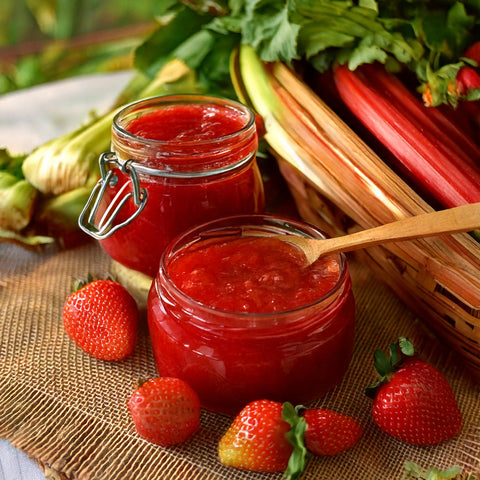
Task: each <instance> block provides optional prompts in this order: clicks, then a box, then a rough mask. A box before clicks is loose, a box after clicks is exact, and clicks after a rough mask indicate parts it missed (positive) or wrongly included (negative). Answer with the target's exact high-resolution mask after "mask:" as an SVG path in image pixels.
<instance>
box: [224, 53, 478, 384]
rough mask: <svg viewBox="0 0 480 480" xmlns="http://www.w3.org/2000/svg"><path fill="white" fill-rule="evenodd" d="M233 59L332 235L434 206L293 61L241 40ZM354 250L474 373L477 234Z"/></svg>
mask: <svg viewBox="0 0 480 480" xmlns="http://www.w3.org/2000/svg"><path fill="white" fill-rule="evenodd" d="M232 64H233V65H234V67H235V68H234V69H233V71H234V73H235V75H234V79H235V82H234V83H235V86H236V91H237V94H238V96H239V98H241V99H242V100H243V101H244V102H245V103H247V104H249V105H251V106H252V108H253V109H254V110H256V111H257V112H258V113H259V114H260V115H261V116H262V117H263V119H264V121H265V127H266V134H265V140H266V142H267V144H268V146H269V148H270V151H271V153H272V154H273V156H274V157H275V158H276V159H277V162H278V165H279V169H280V172H281V174H282V176H283V177H284V179H285V180H286V182H287V184H288V186H289V188H290V190H291V193H292V195H293V198H294V200H295V202H296V205H297V209H298V212H299V214H300V216H301V217H302V218H303V219H304V220H306V221H308V222H311V223H313V224H315V225H317V226H319V227H320V228H322V229H323V230H324V231H325V232H326V233H327V234H329V235H330V236H335V235H340V234H344V233H347V232H350V231H352V230H358V229H367V228H372V227H376V226H378V225H382V224H385V223H389V222H392V221H395V220H399V219H401V218H405V217H409V216H413V215H420V214H423V213H428V212H432V211H434V208H433V207H432V206H431V205H430V204H428V203H427V201H425V199H424V198H422V197H421V196H420V195H419V194H418V193H417V192H416V191H415V190H414V189H413V188H412V187H411V186H410V185H409V184H407V183H406V182H405V181H404V180H403V179H402V178H401V177H400V176H399V175H397V174H396V173H395V172H394V171H393V170H392V169H391V168H390V167H389V166H388V165H387V163H386V162H385V161H384V159H383V158H381V157H380V156H379V155H378V154H377V153H376V152H375V151H374V150H373V149H372V148H371V147H370V146H369V145H367V143H366V142H365V141H364V140H363V139H362V138H360V136H359V135H358V134H357V133H356V132H355V131H353V130H352V128H350V126H349V125H348V124H347V123H346V122H345V121H344V120H343V119H342V118H340V116H339V115H337V113H336V112H335V111H334V110H333V109H332V108H331V107H330V106H329V105H327V103H326V102H325V101H324V100H322V99H321V98H320V97H319V96H318V95H317V94H316V93H315V92H313V91H312V89H311V88H310V87H309V86H308V85H307V84H306V83H305V82H304V81H303V79H302V78H300V77H299V76H298V75H297V74H296V73H295V72H294V71H293V70H291V69H290V68H288V67H287V66H286V65H284V64H282V63H269V64H266V63H262V62H261V61H260V60H259V59H258V57H257V56H256V55H255V54H254V53H253V51H252V49H248V48H246V49H241V50H240V52H239V53H238V55H237V56H236V58H234V60H233V62H232ZM330 91H331V90H329V89H328V88H327V89H326V90H325V91H323V90H322V93H323V94H324V95H325V98H329V97H328V95H329V92H330ZM320 95H321V94H320ZM360 255H361V256H362V258H363V262H364V263H365V264H366V265H368V266H370V267H371V269H372V271H373V272H375V273H376V274H377V275H378V276H379V277H381V279H383V280H384V281H385V282H386V283H387V284H388V285H389V286H390V287H391V288H392V289H393V290H394V291H395V292H396V293H397V295H398V296H399V297H401V298H402V299H403V300H404V301H405V303H406V304H407V305H409V306H410V307H411V308H412V309H413V310H414V311H415V312H416V314H417V315H418V316H419V317H420V318H421V319H423V320H424V321H425V322H426V324H427V325H428V326H429V327H430V328H431V329H432V330H433V331H434V332H435V333H436V334H437V335H438V336H439V337H441V338H442V339H444V340H445V343H446V344H447V345H448V346H449V347H450V348H452V349H453V350H455V351H456V352H458V353H459V354H460V355H461V357H462V358H463V359H464V360H465V363H466V365H467V366H468V368H469V369H470V370H471V371H472V372H473V373H474V375H475V376H476V377H477V378H478V379H480V243H479V242H477V241H476V240H475V239H473V238H472V237H471V236H470V235H469V234H467V233H464V234H456V235H444V236H441V237H435V238H427V239H418V240H411V241H403V242H396V243H388V244H386V245H385V246H378V247H371V248H368V249H365V250H364V251H363V252H362V253H361V254H360Z"/></svg>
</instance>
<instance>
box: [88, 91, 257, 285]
mask: <svg viewBox="0 0 480 480" xmlns="http://www.w3.org/2000/svg"><path fill="white" fill-rule="evenodd" d="M111 144H112V151H111V152H106V153H104V154H103V155H102V156H101V158H100V170H101V176H102V178H101V179H100V181H99V182H98V184H97V186H96V187H95V189H94V191H93V192H92V196H91V197H90V200H89V201H88V203H87V205H86V207H85V209H84V211H83V212H82V215H81V217H80V219H79V223H80V226H81V227H82V229H83V230H85V231H86V232H87V233H89V234H90V235H91V236H93V237H95V238H97V239H98V240H99V242H100V244H101V246H102V247H103V249H104V250H105V251H106V252H107V253H108V254H109V256H110V257H111V258H113V259H114V260H116V261H118V262H119V263H121V264H123V265H125V266H126V267H129V268H132V269H134V270H138V271H141V272H143V273H145V274H147V275H149V276H151V277H153V276H155V274H156V273H157V271H158V264H159V260H160V256H161V254H162V252H163V250H164V249H165V247H166V245H167V243H168V242H169V241H170V240H171V239H172V238H173V237H174V236H175V235H177V234H179V233H180V232H182V231H184V230H186V229H187V228H189V227H191V226H193V225H196V224H199V223H202V222H205V221H208V220H211V219H214V218H219V217H222V216H225V215H235V214H244V213H259V212H262V211H263V209H264V192H263V184H262V180H261V176H260V172H259V169H258V166H257V162H256V157H255V154H256V150H257V146H258V139H257V133H256V128H255V116H254V114H253V113H252V112H251V111H250V110H249V109H248V108H247V107H245V106H244V105H242V104H240V103H237V102H235V101H232V100H227V99H222V98H215V97H206V96H201V95H175V96H163V97H155V98H150V99H146V100H142V101H140V102H136V103H133V104H131V105H129V106H127V107H125V108H124V109H123V110H121V111H120V112H119V113H118V114H117V115H116V117H115V118H114V121H113V127H112V142H111Z"/></svg>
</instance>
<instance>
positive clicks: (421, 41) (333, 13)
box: [135, 0, 480, 104]
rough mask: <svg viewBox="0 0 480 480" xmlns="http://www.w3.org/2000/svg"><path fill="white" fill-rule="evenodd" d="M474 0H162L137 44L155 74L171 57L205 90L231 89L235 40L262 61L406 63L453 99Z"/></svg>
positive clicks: (435, 91) (479, 17)
mask: <svg viewBox="0 0 480 480" xmlns="http://www.w3.org/2000/svg"><path fill="white" fill-rule="evenodd" d="M479 21H480V0H465V1H452V0H443V1H438V0H437V1H432V0H377V1H375V0H358V1H353V0H286V1H281V0H245V1H244V0H226V1H224V2H215V1H212V0H200V1H195V2H194V1H185V2H184V3H183V2H168V6H167V8H165V11H164V15H162V16H161V17H160V21H159V28H158V29H157V30H155V31H154V32H153V34H152V35H151V36H150V37H149V38H147V39H146V40H145V42H144V43H143V44H142V45H141V46H140V47H139V48H138V49H137V50H136V55H135V66H136V67H137V68H138V69H139V70H142V71H144V72H146V73H147V74H149V75H153V74H154V73H155V72H156V71H157V70H158V69H159V68H161V66H163V65H164V64H165V63H166V62H167V61H168V60H170V59H171V58H172V57H177V58H180V59H181V60H183V61H185V62H186V64H187V65H188V66H189V67H191V68H192V69H194V70H195V71H196V72H197V73H198V77H199V81H200V83H201V85H202V86H203V89H204V90H205V91H208V92H212V93H213V92H214V93H216V94H231V84H230V79H229V73H228V70H229V69H228V65H229V57H230V54H231V52H232V50H233V49H234V48H235V47H236V46H238V45H239V44H240V43H243V44H248V45H251V46H252V47H254V49H255V50H256V52H257V54H258V55H259V57H260V58H261V59H262V60H263V61H266V62H270V61H282V62H285V63H287V64H289V65H291V64H292V63H293V62H295V61H298V60H306V61H308V62H309V63H310V64H312V65H313V66H314V67H315V68H316V69H317V70H319V71H325V70H327V69H329V68H330V67H331V66H332V65H333V64H334V63H335V62H338V63H340V64H347V65H348V66H349V68H351V69H355V68H356V67H357V66H358V65H360V64H362V63H372V62H375V61H378V62H381V63H383V64H385V65H386V66H387V68H389V69H391V70H399V69H400V68H402V67H407V68H409V69H410V70H412V71H413V72H414V73H415V74H416V77H417V79H418V83H419V90H421V91H425V90H426V89H428V90H429V92H430V94H431V96H432V99H433V104H441V103H454V102H455V99H452V98H450V96H449V84H450V83H451V82H453V81H454V80H455V77H456V74H457V72H458V71H459V69H460V68H461V67H463V66H465V65H467V62H468V61H466V60H465V59H462V57H461V55H462V52H463V51H464V50H465V49H466V48H467V47H468V46H469V45H471V44H472V43H474V42H475V41H478V40H480V29H479Z"/></svg>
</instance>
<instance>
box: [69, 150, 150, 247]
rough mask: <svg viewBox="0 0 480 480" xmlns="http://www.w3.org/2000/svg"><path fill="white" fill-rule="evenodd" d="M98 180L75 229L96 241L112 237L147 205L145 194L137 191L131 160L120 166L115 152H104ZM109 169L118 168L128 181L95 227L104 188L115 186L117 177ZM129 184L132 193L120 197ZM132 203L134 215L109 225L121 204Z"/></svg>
mask: <svg viewBox="0 0 480 480" xmlns="http://www.w3.org/2000/svg"><path fill="white" fill-rule="evenodd" d="M99 164H100V174H101V178H100V180H98V182H97V183H96V184H95V186H94V187H93V190H92V193H91V194H90V197H89V198H88V200H87V203H86V204H85V206H84V207H83V210H82V212H81V213H80V216H79V217H78V225H79V227H80V228H81V229H82V230H83V231H84V232H85V233H87V234H88V235H90V236H91V237H93V238H95V239H96V240H103V239H105V238H108V237H110V236H111V235H113V234H114V233H115V232H116V231H117V230H119V229H120V228H122V227H124V226H126V225H128V224H129V223H130V222H132V221H133V220H134V219H135V218H136V217H138V215H139V214H140V212H141V211H142V210H143V207H144V206H145V204H146V203H147V197H148V195H147V190H146V189H145V188H141V187H140V182H139V180H138V175H137V172H136V170H135V166H134V165H133V160H132V159H130V160H127V161H126V162H123V163H121V162H120V161H119V159H118V157H117V155H116V154H115V152H104V153H102V154H101V155H100V158H99ZM113 168H118V169H119V170H120V171H121V172H122V173H127V174H128V175H129V177H130V182H126V183H125V184H124V185H123V186H122V187H121V188H120V190H119V191H118V192H117V193H116V195H115V197H114V198H113V199H112V201H111V202H110V204H109V205H108V207H107V209H106V210H105V212H104V213H103V215H102V217H101V218H100V220H99V222H98V225H96V224H95V217H96V216H97V213H98V209H99V207H100V202H101V200H102V198H103V196H104V194H105V191H106V189H107V188H108V187H114V186H115V185H116V184H117V183H118V177H117V176H116V175H115V173H114V171H113ZM130 183H131V185H132V187H133V188H132V191H131V192H130V193H127V194H125V195H124V196H123V197H122V195H123V193H124V192H125V190H126V189H127V187H128V185H129V184H130ZM130 198H132V199H133V202H134V204H135V205H136V207H137V209H136V210H135V212H134V213H133V214H132V215H131V216H130V217H129V218H127V219H126V220H125V221H123V222H122V223H119V224H117V225H113V221H114V220H115V218H116V217H117V215H118V214H119V212H120V211H121V210H122V208H123V207H124V206H125V204H126V203H127V202H128V201H129V200H130Z"/></svg>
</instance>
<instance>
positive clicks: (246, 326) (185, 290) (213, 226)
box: [148, 215, 355, 414]
mask: <svg viewBox="0 0 480 480" xmlns="http://www.w3.org/2000/svg"><path fill="white" fill-rule="evenodd" d="M283 233H294V234H300V235H307V236H311V237H315V238H323V236H322V234H321V232H319V231H318V230H317V229H316V228H314V227H312V226H310V225H306V224H303V223H301V222H296V221H292V220H287V219H284V218H281V217H276V216H271V215H250V216H234V217H230V218H223V219H219V220H216V221H213V222H209V223H207V224H204V225H201V226H197V227H195V228H193V229H191V230H189V231H187V232H185V233H184V234H182V235H180V236H179V237H177V238H176V239H175V240H174V241H173V242H171V243H170V244H169V246H168V247H167V249H166V251H165V254H164V255H163V257H162V259H161V262H160V269H159V272H158V274H157V276H156V278H155V280H154V282H153V284H152V287H151V290H150V294H149V299H148V322H149V329H150V334H151V338H152V343H153V349H154V355H155V360H156V363H157V366H158V370H159V373H160V374H161V375H165V376H174V377H179V378H181V379H183V380H185V381H186V382H187V383H188V384H189V385H190V386H191V387H192V388H193V389H194V390H195V391H196V392H197V393H198V395H199V397H200V400H201V402H202V405H203V406H204V407H205V408H207V409H210V410H213V411H217V412H221V413H230V414H231V413H235V412H237V411H238V410H240V409H241V408H242V407H243V406H245V405H246V404H247V403H248V402H250V401H253V400H258V399H260V398H268V399H271V400H278V401H291V402H293V403H297V404H298V403H306V402H309V401H311V400H314V399H315V398H318V397H320V396H322V395H323V394H325V393H326V392H327V391H328V390H330V389H331V388H332V387H333V386H335V385H336V384H337V383H338V382H339V381H340V379H341V378H342V376H343V374H344V373H345V371H346V369H347V367H348V365H349V362H350V359H351V356H352V350H353V341H354V323H355V308H354V298H353V294H352V290H351V280H350V276H349V273H348V268H347V264H346V260H345V257H344V256H343V255H330V256H325V257H324V258H320V259H319V260H317V261H316V262H315V263H314V264H312V265H310V266H307V265H306V261H305V257H304V255H303V254H302V253H301V252H300V251H299V250H298V249H297V247H294V246H293V245H291V244H288V243H285V242H282V241H280V240H278V239H274V238H270V236H271V235H272V234H283Z"/></svg>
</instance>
